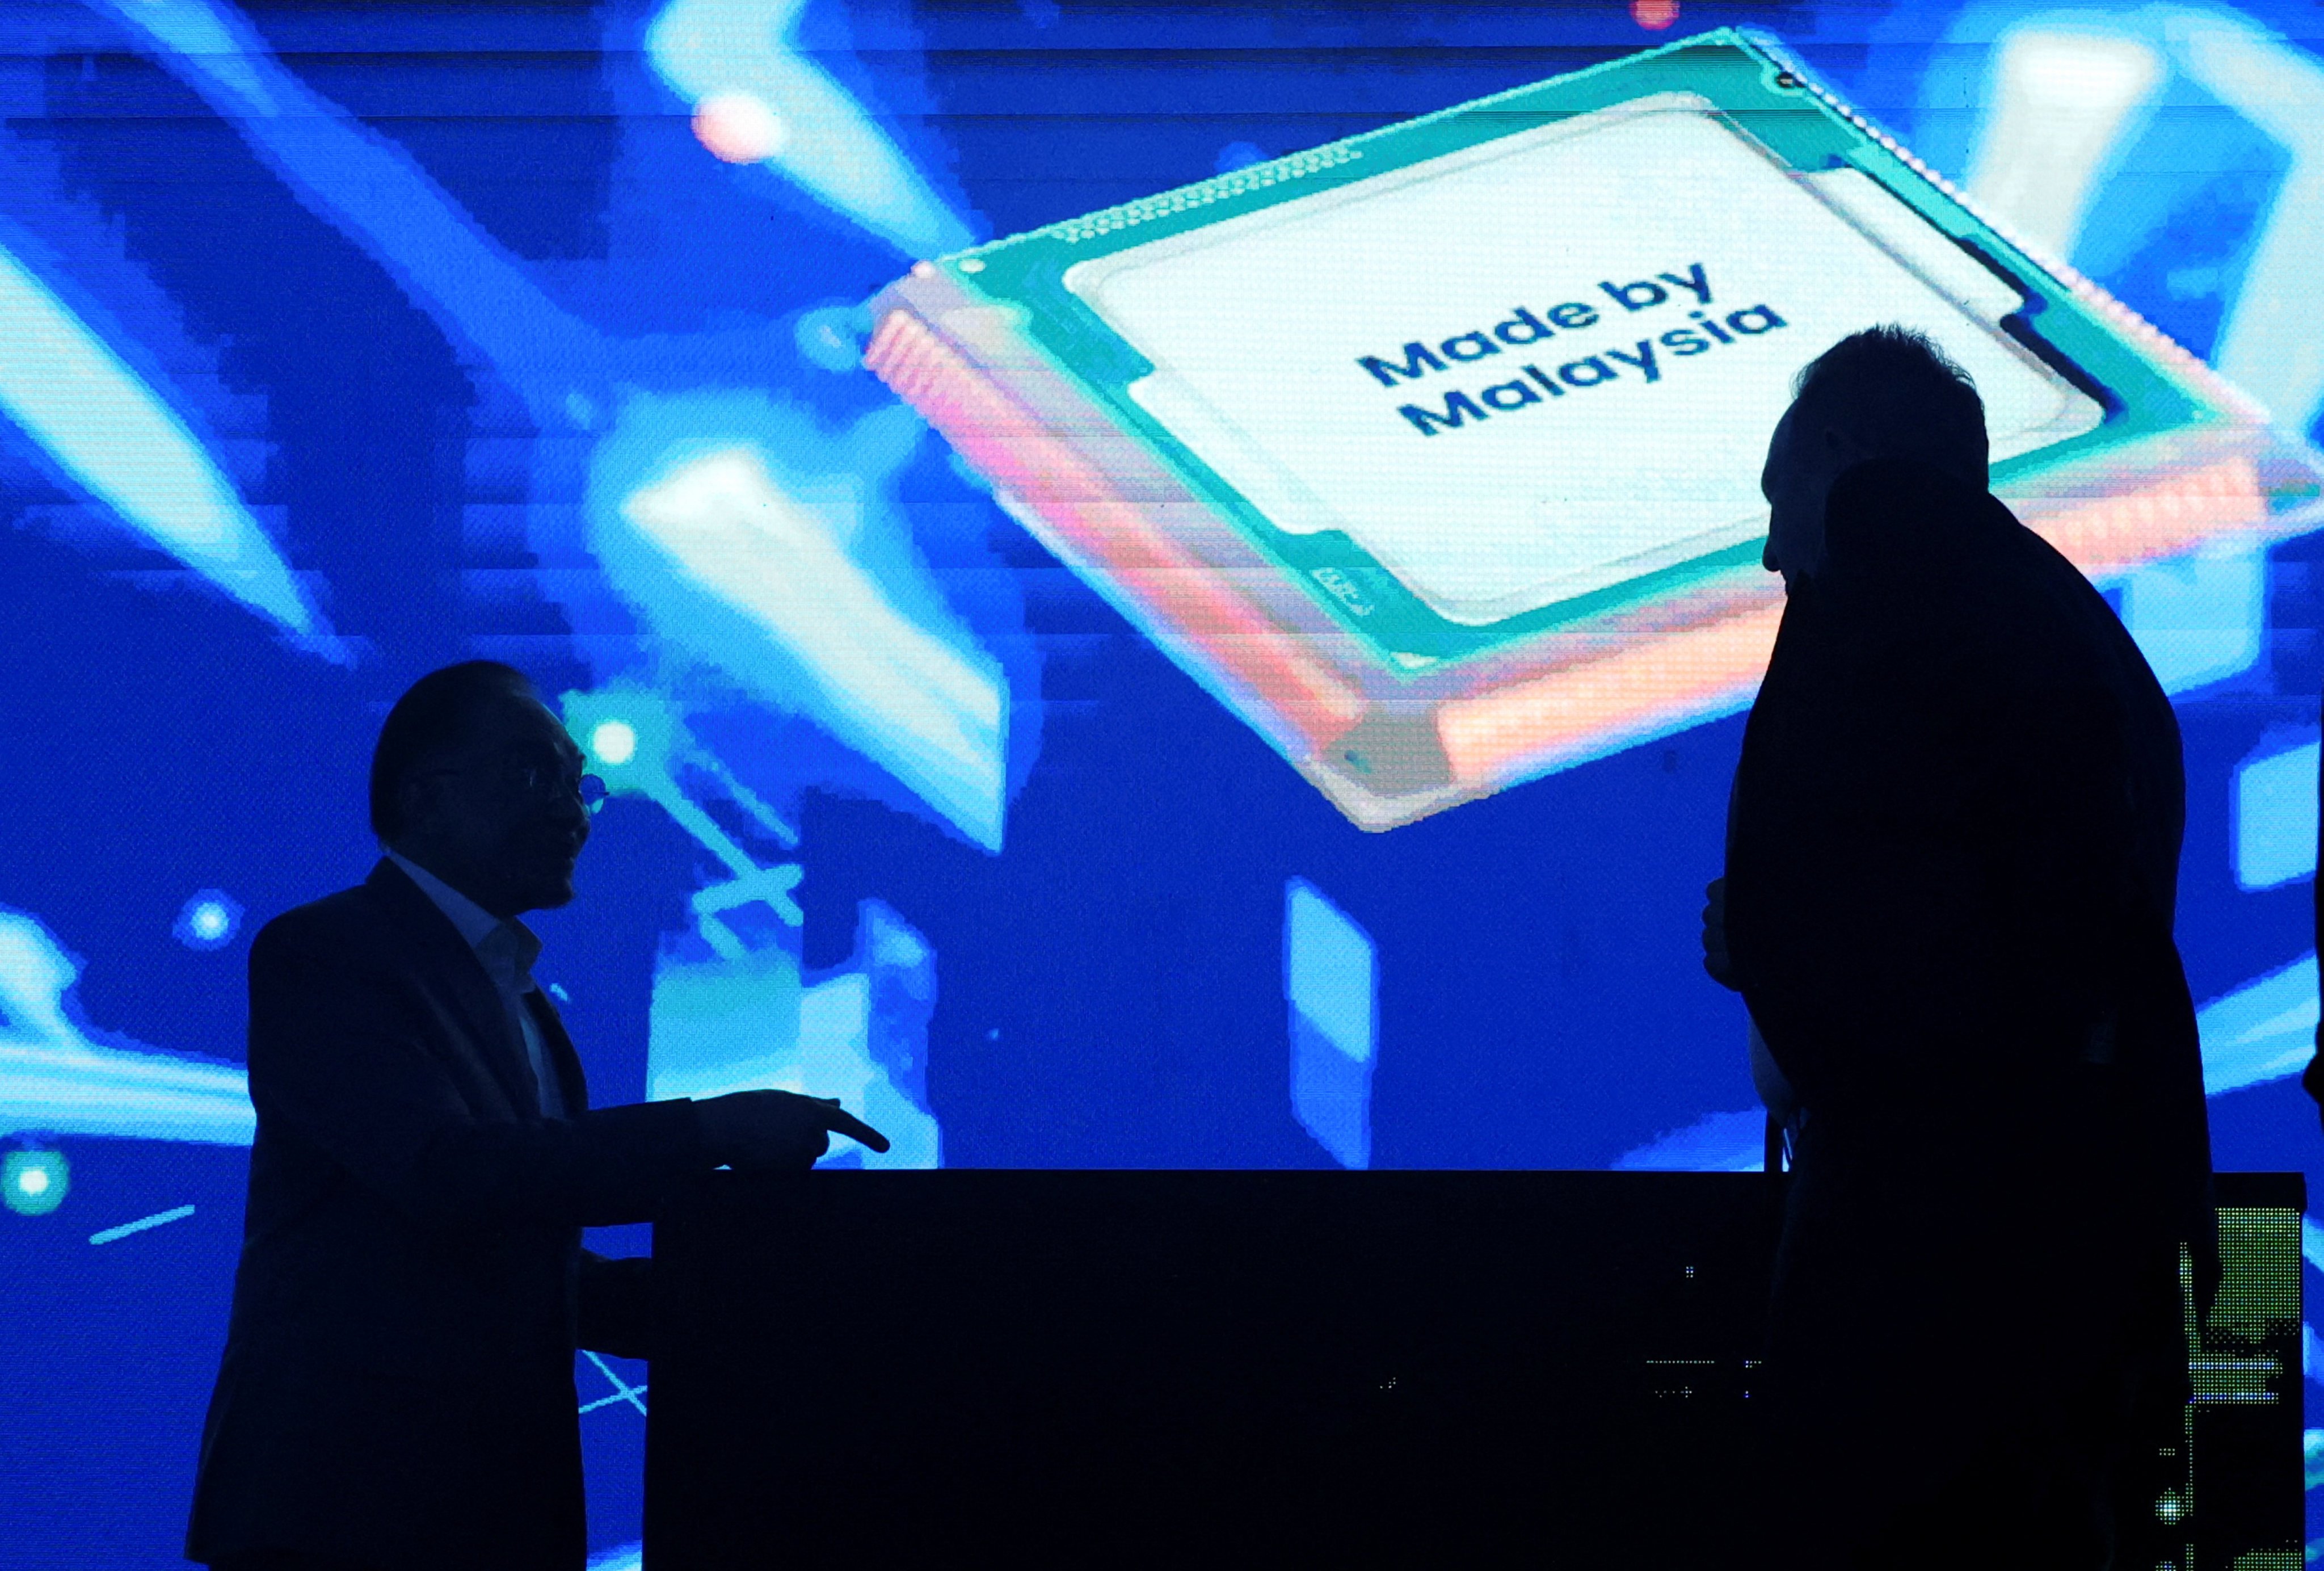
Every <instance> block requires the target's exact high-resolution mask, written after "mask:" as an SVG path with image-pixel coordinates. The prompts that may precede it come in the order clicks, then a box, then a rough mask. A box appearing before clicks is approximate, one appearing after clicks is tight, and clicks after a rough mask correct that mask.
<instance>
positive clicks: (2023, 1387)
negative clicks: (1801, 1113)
mask: <svg viewBox="0 0 2324 1571" xmlns="http://www.w3.org/2000/svg"><path fill="white" fill-rule="evenodd" d="M1819 1134H1821V1139H1818V1138H1817V1137H1818V1135H1819ZM1852 1134H1853V1132H1851V1131H1848V1130H1846V1129H1844V1128H1842V1127H1840V1126H1838V1125H1836V1124H1833V1123H1826V1125H1825V1126H1824V1127H1823V1128H1822V1129H1821V1131H1819V1130H1818V1129H1817V1127H1816V1125H1815V1124H1814V1123H1813V1122H1811V1123H1810V1125H1809V1128H1808V1130H1807V1132H1806V1138H1804V1139H1803V1141H1802V1142H1801V1148H1802V1149H1801V1151H1800V1161H1799V1165H1798V1167H1797V1169H1795V1170H1794V1173H1793V1175H1792V1178H1790V1180H1788V1182H1789V1184H1790V1186H1791V1189H1790V1194H1789V1196H1788V1197H1787V1200H1788V1204H1787V1207H1786V1217H1785V1227H1784V1242H1783V1246H1782V1250H1781V1252H1780V1254H1779V1258H1778V1263H1777V1269H1776V1286H1775V1305H1774V1315H1773V1319H1772V1324H1771V1326H1770V1328H1769V1329H1770V1336H1769V1346H1768V1357H1767V1364H1768V1368H1767V1373H1768V1376H1769V1379H1768V1391H1767V1399H1768V1405H1767V1408H1766V1410H1765V1412H1764V1414H1763V1417H1764V1418H1765V1419H1767V1420H1768V1421H1769V1426H1770V1428H1769V1434H1768V1437H1767V1438H1768V1441H1769V1444H1768V1446H1767V1451H1766V1458H1765V1460H1766V1463H1767V1464H1768V1465H1769V1466H1770V1468H1771V1473H1770V1476H1769V1479H1768V1487H1767V1490H1766V1495H1765V1496H1764V1497H1763V1498H1765V1499H1766V1501H1767V1502H1768V1503H1769V1504H1770V1505H1771V1506H1772V1507H1773V1511H1772V1515H1771V1519H1770V1520H1769V1522H1768V1528H1769V1530H1770V1533H1771V1537H1772V1539H1773V1540H1774V1543H1775V1546H1776V1547H1777V1548H1779V1549H1780V1551H1781V1558H1780V1559H1779V1560H1776V1561H1775V1562H1773V1563H1779V1564H1786V1565H1789V1566H1795V1567H1799V1568H1801V1571H1806V1568H1807V1567H1815V1568H1816V1571H1825V1568H1831V1571H1842V1568H1845V1571H1905V1568H1912V1571H1920V1568H1922V1567H1936V1566H1967V1565H1976V1566H2039V1567H2042V1568H2043V1571H2103V1568H2105V1567H2108V1566H2126V1565H2129V1564H2135V1563H2136V1560H2135V1557H2134V1556H2132V1555H2130V1554H2128V1553H2126V1552H2128V1551H2131V1550H2133V1549H2135V1548H2136V1547H2138V1544H2137V1540H2138V1536H2139V1532H2140V1530H2141V1529H2143V1528H2144V1526H2145V1525H2146V1522H2147V1520H2151V1518H2152V1515H2153V1512H2152V1510H2151V1507H2149V1508H2148V1509H2144V1510H2141V1509H2138V1508H2137V1505H2136V1503H2135V1502H2137V1500H2138V1497H2139V1496H2140V1495H2141V1494H2142V1493H2143V1494H2144V1500H2145V1501H2146V1502H2151V1501H2152V1499H2153V1493H2152V1492H2151V1491H2148V1490H2146V1488H2145V1485H2146V1483H2147V1481H2145V1480H2144V1479H2143V1478H2138V1477H2136V1476H2135V1473H2136V1461H2137V1459H2136V1458H2135V1456H2134V1455H2131V1450H2132V1448H2133V1447H2132V1440H2133V1437H2134V1436H2135V1434H2138V1433H2142V1432H2145V1431H2144V1430H2143V1428H2142V1425H2141V1423H2140V1422H2139V1417H2140V1416H2141V1415H2143V1414H2145V1413H2148V1412H2151V1411H2153V1410H2154V1409H2155V1405H2156V1404H2157V1403H2161V1404H2163V1406H2164V1407H2168V1406H2169V1405H2171V1404H2172V1403H2173V1402H2177V1403H2181V1404H2183V1402H2184V1400H2185V1382H2186V1346H2185V1342H2184V1339H2183V1336H2182V1335H2180V1315H2179V1292H2178V1281H2177V1272H2176V1270H2175V1267H2176V1261H2175V1260H2172V1258H2170V1256H2169V1255H2168V1254H2166V1253H2163V1252H2161V1251H2159V1250H2157V1249H2156V1248H2155V1247H2154V1246H2153V1244H2152V1243H2151V1242H2150V1241H2148V1240H2146V1239H2145V1238H2144V1235H2143V1234H2142V1232H2141V1230H2140V1228H2139V1227H2138V1226H2137V1219H2136V1218H2135V1216H2133V1215H2128V1214H2126V1213H2125V1212H2123V1211H2122V1210H2121V1209H2120V1208H2119V1207H2116V1206H2109V1204H2108V1197H2107V1168H2106V1165H2105V1163H2104V1161H2103V1160H2098V1159H2093V1160H2088V1161H2085V1162H2080V1163H2074V1164H2066V1165H2063V1166H2060V1165H2051V1166H2049V1167H2048V1168H2047V1170H2036V1169H2030V1168H2020V1169H2015V1170H2007V1171H2004V1170H2002V1169H2000V1167H1999V1165H1998V1164H1997V1163H1995V1162H1993V1161H1992V1160H1990V1159H1988V1160H1985V1161H1972V1162H1969V1163H1964V1162H1962V1161H1961V1160H1960V1158H1959V1154H1958V1153H1959V1147H1960V1141H1959V1140H1958V1138H1957V1137H1956V1136H1954V1135H1953V1134H1951V1133H1950V1132H1943V1131H1940V1132H1936V1133H1935V1134H1934V1135H1932V1137H1931V1138H1930V1139H1928V1140H1926V1141H1915V1140H1914V1139H1912V1138H1911V1134H1912V1132H1911V1131H1905V1132H1901V1133H1900V1132H1897V1131H1894V1130H1890V1129H1886V1128H1883V1129H1881V1130H1879V1131H1877V1132H1875V1136H1877V1138H1875V1137H1867V1138H1864V1139H1861V1140H1858V1139H1854V1138H1849V1136H1851V1135H1852ZM2126 1496H2127V1497H2128V1498H2130V1499H2131V1500H2132V1501H2133V1502H2134V1504H2133V1506H2132V1508H2131V1509H2130V1510H2127V1511H2126V1509H2125V1507H2124V1505H2123V1503H2122V1502H2123V1500H2124V1499H2125V1498H2126ZM2145 1563H2147V1564H2152V1563H2153V1561H2152V1559H2151V1558H2149V1559H2148V1560H2147V1561H2146V1562H2145Z"/></svg>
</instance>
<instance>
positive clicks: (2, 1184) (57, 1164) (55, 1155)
mask: <svg viewBox="0 0 2324 1571" xmlns="http://www.w3.org/2000/svg"><path fill="white" fill-rule="evenodd" d="M71 1187H72V1166H71V1164H70V1163H69V1162H67V1161H66V1160H65V1153H64V1152H62V1151H10V1152H9V1153H8V1154H7V1156H6V1157H5V1158H0V1201H5V1203H6V1205H7V1206H8V1209H9V1210H11V1211H14V1213H16V1215H19V1216H46V1215H48V1214H49V1213H50V1212H51V1211H53V1210H55V1209H56V1208H57V1207H58V1206H61V1205H63V1204H64V1203H65V1192H66V1191H67V1190H69V1189H70V1188H71Z"/></svg>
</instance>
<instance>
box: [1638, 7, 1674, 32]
mask: <svg viewBox="0 0 2324 1571" xmlns="http://www.w3.org/2000/svg"><path fill="white" fill-rule="evenodd" d="M1630 20H1631V21H1633V22H1635V23H1637V24H1638V25H1639V26H1640V27H1643V28H1645V29H1646V31H1647V32H1661V31H1662V30H1663V29H1664V28H1665V27H1668V26H1669V25H1670V24H1671V23H1674V22H1676V21H1677V20H1678V0H1630Z"/></svg>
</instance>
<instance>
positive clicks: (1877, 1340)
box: [1704, 328, 2216, 1568]
mask: <svg viewBox="0 0 2324 1571" xmlns="http://www.w3.org/2000/svg"><path fill="white" fill-rule="evenodd" d="M1986 464H1987V449H1986V433H1985V421H1984V410H1983V406H1982V404H1981V402H1979V400H1978V396H1977V393H1976V391H1975V389H1974V388H1973V387H1972V386H1971V385H1970V384H1969V379H1968V378H1967V376H1966V375H1964V374H1961V373H1960V371H1959V370H1958V369H1957V368H1956V367H1954V366H1953V365H1951V363H1950V361H1948V360H1946V359H1945V358H1944V357H1943V356H1942V355H1941V352H1939V351H1937V350H1936V349H1935V347H1933V346H1932V345H1931V344H1930V343H1929V342H1928V341H1927V340H1926V339H1924V338H1922V337H1919V336H1918V335H1915V334H1912V333H1908V332H1905V331H1904V330H1902V329H1897V328H1875V329H1872V330H1870V331H1868V332H1866V333H1861V334H1858V335H1857V336H1855V337H1851V338H1849V339H1846V340H1843V341H1842V342H1841V343H1840V344H1839V345H1837V346H1835V347H1833V348H1832V349H1831V350H1830V351H1828V352H1827V353H1826V354H1825V355H1823V356H1821V357H1820V358H1819V359H1818V360H1817V361H1816V362H1815V363H1814V364H1813V365H1810V366H1809V367H1808V368H1807V370H1806V371H1805V372H1804V373H1803V374H1802V379H1801V382H1800V384H1799V388H1798V392H1797V394H1796V397H1795V399H1794V403H1793V405H1792V407H1791V409H1790V411H1788V412H1787V413H1786V414H1785V415H1784V419H1783V420H1782V422H1781V423H1780V424H1779V425H1778V426H1777V427H1776V430H1775V435H1774V438H1773V439H1772V440H1771V442H1770V443H1769V446H1768V453H1767V462H1766V471H1765V474H1764V476H1763V488H1764V489H1765V491H1766V495H1767V499H1768V502H1769V504H1771V506H1772V509H1773V518H1772V522H1771V525H1770V529H1769V534H1768V541H1767V552H1766V565H1767V566H1768V567H1769V568H1772V569H1775V570H1777V571H1780V572H1781V573H1782V574H1783V575H1784V585H1785V589H1786V593H1787V596H1788V602H1787V605H1786V606H1785V610H1784V622H1783V628H1782V632H1781V633H1780V634H1779V636H1778V638H1777V640H1776V644H1775V654H1774V658H1773V660H1772V661H1770V663H1769V666H1768V670H1767V675H1766V682H1765V684H1764V685H1763V686H1762V688H1760V692H1759V697H1758V700H1757V703H1756V704H1755V705H1754V707H1753V708H1752V712H1751V718H1750V723H1749V725H1748V728H1747V730H1746V732H1745V735H1744V742H1743V755H1742V760H1741V762H1740V764H1739V765H1738V769H1737V771H1736V778H1735V787H1734V796H1733V799H1732V803H1731V808H1730V818H1729V840H1728V853H1727V873H1726V877H1725V879H1724V880H1723V881H1722V884H1723V888H1722V884H1714V885H1713V886H1712V889H1711V908H1710V910H1707V911H1706V913H1705V932H1704V947H1705V959H1706V965H1707V966H1708V967H1709V969H1710V970H1711V974H1712V975H1714V976H1715V977H1717V978H1718V979H1719V980H1720V981H1721V982H1723V983H1725V984H1728V985H1729V986H1732V987H1735V988H1737V989H1738V990H1739V991H1740V992H1741V993H1742V994H1743V998H1744V1001H1745V1003H1747V1004H1748V1006H1749V1008H1750V1012H1751V1018H1752V1021H1753V1022H1754V1023H1755V1025H1756V1026H1757V1029H1758V1030H1759V1032H1760V1034H1761V1035H1762V1036H1763V1037H1764V1038H1765V1040H1766V1049H1767V1051H1768V1052H1769V1053H1770V1054H1771V1055H1772V1057H1773V1058H1774V1060H1775V1066H1776V1067H1778V1068H1779V1069H1780V1071H1781V1078H1782V1080H1783V1082H1784V1083H1785V1085H1786V1086H1787V1088H1788V1090H1789V1092H1790V1093H1791V1095H1793V1096H1794V1098H1795V1099H1796V1104H1797V1106H1798V1109H1799V1112H1798V1113H1797V1114H1796V1119H1797V1124H1796V1144H1795V1162H1794V1176H1793V1179H1792V1187H1791V1189H1790V1193H1789V1195H1788V1196H1787V1200H1786V1213H1785V1220H1784V1238H1783V1244H1782V1249H1781V1252H1780V1255H1779V1258H1778V1261H1777V1268H1776V1285H1775V1299H1774V1304H1773V1316H1772V1323H1771V1328H1770V1340H1769V1349H1768V1374H1769V1377H1770V1380H1769V1387H1768V1390H1767V1392H1766V1394H1767V1396H1768V1398H1769V1400H1770V1418H1771V1419H1772V1421H1773V1434H1774V1437H1775V1441H1776V1445H1775V1447H1774V1448H1773V1455H1774V1458H1775V1464H1774V1469H1773V1473H1772V1474H1771V1479H1770V1492H1771V1494H1772V1496H1773V1498H1774V1500H1775V1502H1776V1518H1775V1520H1776V1526H1777V1531H1778V1538H1779V1540H1780V1545H1781V1548H1783V1550H1784V1552H1785V1555H1786V1558H1787V1560H1789V1561H1790V1562H1791V1563H1794V1564H1798V1565H1803V1566H1826V1565H1831V1566H1839V1565H1849V1566H1854V1565H1866V1566H1904V1565H1923V1564H1925V1565H1932V1566H1933V1565H2011V1566H2016V1565H2024V1566H2045V1567H2058V1568H2063V1567H2070V1566H2104V1565H2106V1564H2107V1561H2108V1557H2109V1554H2110V1544H2111V1542H2112V1539H2113V1536H2114V1527H2113V1520H2112V1519H2113V1515H2114V1514H2115V1513H2112V1512H2110V1511H2109V1509H2108V1506H2107V1497H2108V1493H2109V1491H2110V1489H2112V1488H2113V1487H2115V1484H2114V1483H2113V1481H2114V1480H2115V1479H2116V1478H2118V1477H2119V1476H2121V1470H2120V1464H2121V1463H2122V1462H2123V1461H2124V1460H2125V1459H2124V1458H2123V1457H2121V1456H2120V1455H2117V1449H2116V1448H2117V1447H2118V1446H2120V1444H2121V1443H2122V1442H2123V1441H2124V1439H2125V1438H2126V1431H2127V1429H2128V1428H2129V1420H2130V1414H2131V1412H2132V1409H2133V1407H2134V1406H2135V1404H2137V1403H2138V1402H2140V1401H2142V1400H2164V1401H2167V1400H2169V1393H2170V1391H2171V1390H2172V1388H2173V1387H2174V1385H2183V1382H2184V1380H2185V1362H2184V1360H2185V1343H2184V1340H2183V1337H2182V1336H2181V1335H2180V1334H2179V1327H2180V1325H2181V1316H2180V1310H2179V1303H2180V1298H2179V1292H2178V1273H2177V1261H2178V1247H2179V1244H2180V1243H2181V1241H2190V1242H2191V1243H2193V1245H2194V1246H2195V1249H2196V1252H2197V1257H2198V1261H2199V1264H2198V1275H2199V1277H2202V1278H2205V1279H2206V1280H2216V1268H2215V1267H2212V1266H2210V1265H2209V1261H2210V1259H2211V1258H2212V1257H2211V1255H2210V1252H2209V1250H2210V1239H2211V1234H2210V1230H2209V1225H2208V1224H2207V1221H2206V1218H2207V1215H2208V1211H2207V1203H2208V1188H2209V1170H2210V1169H2209V1136H2208V1133H2207V1131H2206V1125H2205V1115H2204V1106H2203V1091H2202V1070H2201V1064H2200V1060H2199V1056H2198V1051H2197V1045H2196V1036H2195V1021H2194V1012H2193V1009H2192V1007H2191V1005H2190V1003H2189V1000H2188V995H2187V987H2186V981H2185V977H2184V975H2183V974H2182V972H2181V967H2180V963H2179V956H2178V952H2177V949H2176V947H2174V944H2173V941H2172V909H2173V903H2174V901H2175V898H2176V890H2177V880H2178V864H2179V844H2180V836H2181V829H2182V827H2183V820H2184V812H2185V800H2184V796H2185V784H2184V780H2183V776H2182V774H2181V762H2180V751H2179V731H2178V725H2177V722H2176V720H2175V719H2174V717H2173V716H2172V710H2171V706H2170V703H2169V701H2168V700H2167V699H2166V698H2164V696H2163V690H2162V688H2161V687H2160V686H2159V685H2158V684H2157V683H2156V681H2155V679H2154V677H2153V673H2152V672H2151V671H2150V670H2148V669H2147V666H2146V662H2145V661H2144V659H2143V658H2142V657H2141V655H2140V654H2139V652H2138V649H2137V647H2136V646H2135V644H2134V643H2133V642H2131V640H2130V638H2129V636H2128V634H2127V633H2126V632H2125V631H2124V629H2123V627H2122V624H2120V622H2119V621H2118V620H2116V617H2115V615H2114V614H2113V612H2112V611H2111V610H2110V609H2109V608H2108V606H2107V604H2106V602H2105V601H2104V600H2103V599H2102V598H2101V597H2100V596H2099V595H2098V592H2097V591H2096V590H2095V589H2093V588H2092V587H2090V585H2089V583H2088V582H2087V581H2086V580H2085V579H2084V578H2082V577H2081V575H2080V573H2079V572H2077V571H2076V570H2075V569H2074V568H2073V567H2072V566H2071V564H2070V563H2068V562H2067V561H2066V560H2065V559H2063V558H2062V557H2061V556H2060V555H2059V554H2058V553H2057V552H2056V551H2054V550H2052V549H2051V548H2050V547H2049V546H2048V545H2047V544H2045V543H2044V542H2043V541H2042V540H2041V539H2040V538H2039V537H2038V536H2036V535H2035V534H2033V532H2032V531H2028V530H2026V529H2025V528H2024V527H2023V526H2022V525H2020V524H2019V523H2018V522H2017V521H2016V519H2015V518H2014V517H2012V516H2011V514H2010V513H2009V512H2008V510H2007V509H2006V508H2005V507H2004V506H2003V505H2002V504H2000V503H1998V502H1997V501H1996V500H1994V498H1993V497H1992V496H1990V495H1989V494H1987V490H1986V484H1987V475H1986ZM2206 1296H2208V1295H2206ZM2174 1346H2175V1348H2176V1360H2177V1367H2176V1371H2175V1373H2174V1372H2173V1370H2172V1357H2173V1355H2172V1349H2173V1348H2174ZM2157 1393H2160V1394H2159V1395H2158V1394H2157ZM2141 1515H2142V1516H2143V1517H2145V1518H2147V1519H2148V1520H2151V1518H2152V1512H2151V1510H2148V1511H2142V1512H2141ZM2125 1525H2126V1526H2127V1525H2129V1524H2128V1523H2126V1524H2125Z"/></svg>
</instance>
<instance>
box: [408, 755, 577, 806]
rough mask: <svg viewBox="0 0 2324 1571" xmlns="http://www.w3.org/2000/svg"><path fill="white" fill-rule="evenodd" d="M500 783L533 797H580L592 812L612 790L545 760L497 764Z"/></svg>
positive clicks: (480, 766) (453, 770)
mask: <svg viewBox="0 0 2324 1571" xmlns="http://www.w3.org/2000/svg"><path fill="white" fill-rule="evenodd" d="M494 767H495V766H494V765H493V764H491V763H475V764H468V765H466V766H461V767H447V768H444V769H431V770H426V771H423V773H425V774H467V773H469V772H473V771H483V770H490V769H493V768H494ZM497 767H498V769H499V771H500V779H501V783H502V784H503V786H505V787H506V788H507V789H508V790H511V791H513V792H516V793H517V794H519V795H521V796H527V797H530V798H532V799H534V800H535V801H542V802H546V801H553V800H555V799H557V798H558V797H559V796H574V797H579V798H580V799H581V805H582V806H583V807H585V808H586V809H589V810H590V811H591V812H593V813H594V812H595V811H596V810H597V809H598V808H600V807H601V806H603V805H604V800H605V799H606V798H607V797H608V796H610V795H612V794H613V793H612V792H611V791H610V790H607V789H606V786H605V782H604V781H602V780H599V779H598V778H597V777H596V776H595V775H594V774H583V775H575V774H568V773H567V772H565V771H564V770H562V769H557V768H552V767H551V766H549V765H548V764H540V763H526V762H521V761H520V760H514V759H512V760H509V761H507V762H503V763H501V764H499V765H498V766H497Z"/></svg>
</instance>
